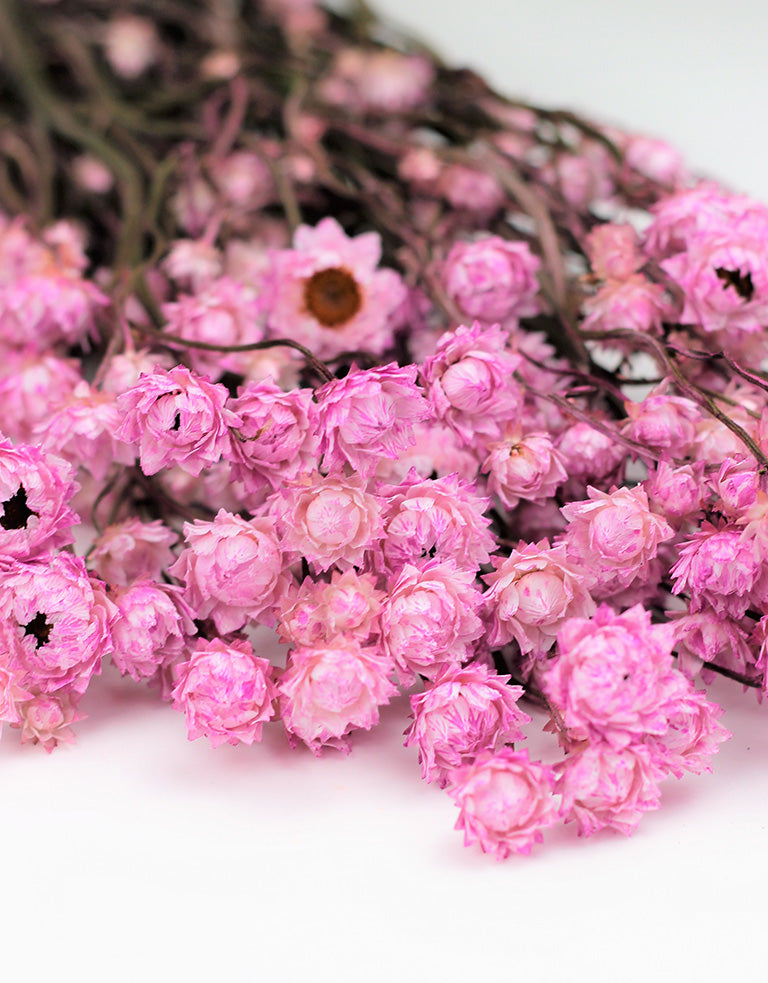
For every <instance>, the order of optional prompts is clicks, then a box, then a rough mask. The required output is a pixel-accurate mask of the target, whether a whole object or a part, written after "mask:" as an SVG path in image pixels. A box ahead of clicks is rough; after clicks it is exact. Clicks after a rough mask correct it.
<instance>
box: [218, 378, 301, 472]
mask: <svg viewBox="0 0 768 983" xmlns="http://www.w3.org/2000/svg"><path fill="white" fill-rule="evenodd" d="M228 405H229V408H230V409H231V410H232V411H233V412H234V413H236V414H237V415H238V416H239V417H240V418H241V420H242V423H241V424H240V426H239V427H238V433H239V435H240V439H238V440H234V441H232V443H231V445H230V450H229V453H230V455H231V461H232V473H233V475H234V476H235V477H236V478H237V479H238V480H239V481H242V482H243V485H244V486H245V488H246V489H248V490H249V491H252V492H257V491H260V490H261V489H262V488H265V487H267V488H271V489H273V490H277V489H279V488H280V486H281V485H282V484H283V483H284V482H285V481H291V480H293V479H294V478H297V477H298V476H299V475H302V474H308V473H309V472H310V471H312V470H314V468H315V466H316V464H317V459H318V443H319V438H318V436H317V434H316V431H315V427H316V409H315V404H314V402H313V399H312V390H311V389H294V390H292V391H291V392H283V390H282V389H280V388H279V387H278V386H276V385H275V384H274V382H272V381H271V380H267V379H265V380H262V381H261V382H251V383H249V384H248V385H247V386H244V387H243V388H242V389H241V390H240V395H239V396H238V398H237V399H234V400H230V402H229V404H228Z"/></svg>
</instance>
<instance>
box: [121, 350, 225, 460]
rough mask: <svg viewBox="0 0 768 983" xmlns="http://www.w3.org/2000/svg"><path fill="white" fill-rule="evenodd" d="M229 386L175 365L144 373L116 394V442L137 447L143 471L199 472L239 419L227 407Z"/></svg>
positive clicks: (219, 451)
mask: <svg viewBox="0 0 768 983" xmlns="http://www.w3.org/2000/svg"><path fill="white" fill-rule="evenodd" d="M226 400H227V390H226V389H225V388H224V386H219V385H212V384H211V383H210V382H208V381H207V380H206V379H203V378H197V377H195V376H194V375H193V374H192V373H191V372H190V371H189V369H185V368H184V367H183V366H181V365H177V366H176V367H175V368H173V369H171V370H170V372H165V371H163V370H161V369H158V370H156V371H155V372H154V373H152V374H151V375H145V376H142V377H141V379H139V381H138V383H137V384H136V385H135V386H134V387H133V388H132V389H129V390H128V392H126V393H123V395H122V396H120V397H119V398H118V401H117V402H118V408H119V410H120V411H121V413H122V416H123V418H122V422H121V423H120V425H119V427H118V428H117V431H116V436H117V437H118V438H119V439H120V440H124V441H127V442H128V443H131V444H137V445H138V447H139V459H140V462H141V468H142V470H143V472H144V474H147V475H152V474H157V472H158V471H160V470H161V468H164V467H167V466H168V465H169V464H178V465H179V467H181V468H183V469H184V470H185V471H187V472H189V474H194V475H198V474H200V472H201V471H202V469H203V468H204V467H210V466H211V465H212V464H216V462H217V461H218V460H219V459H220V457H221V455H222V453H223V452H224V451H225V450H227V448H228V445H229V443H230V441H231V439H232V438H231V435H230V428H231V427H237V426H239V425H240V423H241V420H240V417H239V416H238V415H237V414H236V413H233V412H232V411H231V410H229V409H227V407H226Z"/></svg>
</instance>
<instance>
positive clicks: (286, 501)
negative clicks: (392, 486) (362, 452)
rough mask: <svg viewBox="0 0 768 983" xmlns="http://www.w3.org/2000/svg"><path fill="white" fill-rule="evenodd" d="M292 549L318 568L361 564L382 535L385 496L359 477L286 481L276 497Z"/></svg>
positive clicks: (282, 531) (286, 544) (286, 542)
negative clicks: (382, 505)
mask: <svg viewBox="0 0 768 983" xmlns="http://www.w3.org/2000/svg"><path fill="white" fill-rule="evenodd" d="M273 510H274V514H275V516H276V520H277V528H278V529H279V531H280V535H281V537H282V541H283V547H284V549H285V550H286V552H287V553H289V554H292V555H293V556H295V557H296V558H298V557H300V556H303V557H305V558H306V559H307V561H308V562H309V563H310V564H311V565H312V566H313V567H314V568H315V569H317V570H328V569H330V568H331V567H332V566H333V565H334V564H336V565H337V566H340V567H342V568H344V569H346V568H348V567H351V566H360V565H361V564H362V563H363V560H364V558H365V556H366V554H367V553H368V552H369V551H370V550H371V549H373V547H374V545H375V544H376V543H377V542H378V541H379V540H380V539H381V535H382V528H381V525H382V523H381V501H380V499H379V498H378V497H377V496H375V495H371V494H370V493H369V492H367V491H365V485H364V483H363V480H362V479H361V478H359V477H356V476H355V477H349V478H344V477H328V478H323V477H322V476H320V475H316V476H314V477H312V478H310V477H307V478H304V479H302V480H301V481H297V482H294V483H293V484H291V485H287V486H286V487H285V488H284V489H282V490H281V492H279V493H278V495H277V496H276V497H275V499H274V501H273Z"/></svg>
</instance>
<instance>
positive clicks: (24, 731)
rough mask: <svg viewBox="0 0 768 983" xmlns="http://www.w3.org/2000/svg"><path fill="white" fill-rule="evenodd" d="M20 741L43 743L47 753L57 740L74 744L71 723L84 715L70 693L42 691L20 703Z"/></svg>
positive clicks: (56, 745)
mask: <svg viewBox="0 0 768 983" xmlns="http://www.w3.org/2000/svg"><path fill="white" fill-rule="evenodd" d="M19 714H20V719H19V723H18V724H17V725H15V726H19V727H20V728H21V743H22V744H42V746H43V748H44V749H45V750H46V751H47V752H48V753H49V754H50V753H51V751H53V749H54V748H56V747H58V745H59V744H74V742H75V735H74V732H73V730H72V727H71V725H72V724H73V723H75V722H76V721H78V720H83V719H84V714H82V713H79V712H78V710H77V701H76V697H75V695H74V694H72V693H56V694H50V693H41V694H39V695H38V696H33V697H32V698H31V699H30V700H28V701H27V702H24V703H22V704H21V705H20V707H19Z"/></svg>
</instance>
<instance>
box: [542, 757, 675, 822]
mask: <svg viewBox="0 0 768 983" xmlns="http://www.w3.org/2000/svg"><path fill="white" fill-rule="evenodd" d="M556 771H557V772H558V779H557V784H556V786H555V790H556V791H557V792H560V794H561V795H562V797H563V810H564V812H565V814H566V815H565V821H566V823H569V822H571V821H573V820H576V822H577V823H578V826H579V836H591V835H592V834H593V833H596V832H597V831H598V830H601V829H606V828H608V829H615V830H617V831H618V832H620V833H624V834H626V835H627V836H628V835H629V834H630V833H632V832H634V830H635V829H636V828H637V824H638V823H639V822H640V819H641V818H642V815H643V813H645V812H648V811H650V810H652V809H658V807H659V805H660V803H661V793H660V791H659V786H658V782H659V781H660V780H661V779H662V778H663V777H664V772H663V771H662V770H661V769H660V768H659V766H658V765H657V764H656V763H655V760H654V756H653V754H652V752H651V750H650V749H649V748H648V747H645V746H644V745H642V744H633V745H631V746H630V747H624V748H621V749H616V748H614V747H611V745H610V744H604V743H602V742H600V741H598V742H597V743H596V744H590V745H587V746H586V747H583V748H580V749H579V750H577V751H575V752H573V753H571V754H569V755H568V757H567V758H566V759H565V761H563V762H561V763H560V764H559V765H557V766H556Z"/></svg>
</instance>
